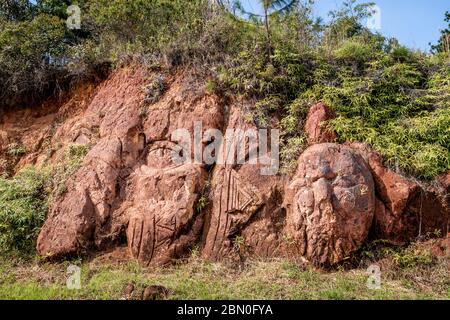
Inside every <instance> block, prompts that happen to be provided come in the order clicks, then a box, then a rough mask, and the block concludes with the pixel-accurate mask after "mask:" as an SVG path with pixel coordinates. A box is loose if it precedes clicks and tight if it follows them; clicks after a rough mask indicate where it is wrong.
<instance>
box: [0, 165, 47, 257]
mask: <svg viewBox="0 0 450 320" xmlns="http://www.w3.org/2000/svg"><path fill="white" fill-rule="evenodd" d="M47 182H48V172H46V171H37V170H36V169H34V168H32V167H29V168H26V169H24V170H23V171H21V172H19V173H18V174H17V175H16V176H15V177H14V178H13V179H9V180H8V179H5V178H3V177H0V252H1V253H11V252H20V253H31V252H32V251H33V250H34V247H35V241H36V237H37V235H38V232H39V229H40V227H41V226H42V224H43V223H44V219H45V216H46V212H47V196H48V188H47Z"/></svg>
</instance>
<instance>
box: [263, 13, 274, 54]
mask: <svg viewBox="0 0 450 320" xmlns="http://www.w3.org/2000/svg"><path fill="white" fill-rule="evenodd" d="M268 11H269V9H268V8H267V6H264V25H265V27H266V36H267V44H266V45H267V56H268V58H269V61H270V62H272V57H271V56H272V43H271V39H270V27H269V13H268Z"/></svg>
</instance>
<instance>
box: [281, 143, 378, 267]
mask: <svg viewBox="0 0 450 320" xmlns="http://www.w3.org/2000/svg"><path fill="white" fill-rule="evenodd" d="M285 205H286V208H287V228H286V233H287V236H288V237H289V239H290V242H291V250H293V251H294V252H296V253H297V254H299V255H301V256H304V257H306V258H307V259H308V260H310V261H311V262H312V263H314V264H316V265H322V264H324V265H328V264H335V263H337V262H339V261H341V260H342V259H344V258H345V257H347V256H348V255H349V254H350V253H352V252H353V251H355V250H357V249H358V248H359V247H360V245H361V244H362V243H363V241H364V240H365V239H366V237H367V235H368V232H369V228H370V225H371V223H372V219H373V216H374V212H375V189H374V184H373V179H372V176H371V174H370V171H369V168H368V167H367V164H366V163H365V161H364V160H363V158H362V157H361V156H360V155H358V154H357V153H356V152H354V151H353V150H352V149H351V148H349V147H346V146H342V145H337V144H317V145H314V146H312V147H310V148H308V149H307V150H306V151H305V152H304V153H303V154H302V155H301V156H300V158H299V160H298V169H297V173H296V175H295V176H294V179H293V181H292V182H291V183H290V184H289V185H288V187H287V190H286V197H285Z"/></svg>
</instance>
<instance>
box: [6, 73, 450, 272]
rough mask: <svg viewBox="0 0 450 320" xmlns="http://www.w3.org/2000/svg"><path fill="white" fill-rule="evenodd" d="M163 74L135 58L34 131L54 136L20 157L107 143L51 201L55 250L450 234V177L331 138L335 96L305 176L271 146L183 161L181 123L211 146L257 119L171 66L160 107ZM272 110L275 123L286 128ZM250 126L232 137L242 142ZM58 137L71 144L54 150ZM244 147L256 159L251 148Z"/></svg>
mask: <svg viewBox="0 0 450 320" xmlns="http://www.w3.org/2000/svg"><path fill="white" fill-rule="evenodd" d="M149 77H150V78H151V77H152V75H150V74H148V73H147V72H144V71H143V70H141V69H139V68H131V67H129V68H123V69H121V70H119V71H117V72H115V73H113V74H112V75H111V76H110V77H109V78H108V79H107V80H106V81H104V82H103V83H101V84H100V85H99V86H97V87H96V88H95V89H93V88H88V89H86V92H85V94H82V95H81V96H79V97H77V96H75V97H72V98H71V99H70V100H69V101H68V102H66V103H65V104H64V105H63V107H62V108H60V109H59V110H52V111H51V112H50V111H49V112H48V113H44V114H43V115H42V117H39V119H40V120H39V121H38V122H37V123H38V124H39V125H37V126H36V127H35V128H34V129H32V128H31V127H29V126H28V127H27V130H25V131H23V132H22V133H23V134H22V135H21V139H22V140H23V141H24V143H25V144H26V145H27V148H29V145H30V146H31V142H32V141H33V139H31V137H32V132H33V130H35V129H36V130H37V131H39V133H36V137H37V138H38V140H39V145H40V146H36V148H35V149H33V150H34V151H33V153H32V157H30V158H27V159H25V158H24V159H21V160H20V161H19V162H18V164H17V165H16V167H17V168H19V167H20V166H22V165H25V164H26V163H33V164H37V165H39V164H43V163H45V162H46V161H51V162H54V163H55V162H56V163H57V162H58V159H61V157H62V156H63V154H64V147H65V146H67V145H68V144H71V143H76V144H80V145H87V146H93V147H92V149H91V150H90V152H89V153H88V154H87V156H86V157H85V159H84V161H83V163H82V165H81V167H80V169H79V170H78V171H77V172H76V173H75V174H74V175H73V176H72V177H71V178H70V179H69V181H68V182H67V184H66V191H65V193H63V194H61V195H59V196H58V197H57V198H56V199H55V201H54V203H53V205H52V206H51V210H50V212H49V214H48V218H47V221H46V222H45V224H44V226H43V228H42V230H41V233H40V235H39V238H38V243H37V249H38V252H39V253H40V254H41V255H42V256H47V257H60V256H65V255H70V254H77V253H81V252H85V251H90V250H94V251H95V250H103V249H106V248H110V247H115V246H117V245H125V242H126V245H127V247H128V251H129V254H130V255H131V256H132V257H134V258H136V259H137V260H139V261H140V262H141V263H143V264H145V265H150V264H151V265H163V264H166V263H169V262H171V261H172V260H173V259H176V258H179V257H182V256H183V255H185V254H186V253H188V252H189V248H191V247H192V246H193V245H195V244H200V245H201V247H202V255H203V257H204V258H206V259H209V260H212V261H217V260H223V259H230V260H233V261H236V260H241V259H242V258H243V257H245V256H256V257H280V256H284V257H289V258H298V257H305V258H306V259H308V260H309V261H311V262H312V263H314V264H316V265H332V264H335V263H338V262H340V261H342V259H344V258H346V257H348V256H349V255H350V254H351V253H352V252H354V251H355V250H357V249H358V248H359V247H360V246H361V245H362V243H363V242H364V241H365V240H366V239H367V236H368V233H369V230H370V229H371V228H372V233H373V235H372V236H373V237H375V238H377V239H380V238H381V239H388V240H390V241H391V242H393V243H397V244H402V243H405V242H407V241H409V240H411V239H413V238H415V237H417V236H418V235H419V234H420V233H426V232H433V231H434V230H435V229H436V228H437V229H438V230H439V231H441V234H446V233H447V232H448V212H449V211H448V209H449V208H450V200H449V198H448V194H449V187H450V183H449V180H450V178H448V175H447V176H442V177H440V178H439V179H438V182H436V183H435V184H434V185H432V186H430V187H428V188H421V187H420V186H419V185H418V184H417V183H415V182H413V181H411V180H409V179H406V178H405V177H403V176H401V175H399V174H397V173H395V172H393V171H392V170H390V169H388V168H386V167H385V166H383V163H382V160H381V157H380V156H379V155H378V154H376V153H374V152H373V151H372V150H370V149H369V148H368V147H366V146H365V145H363V144H351V145H350V146H345V145H338V144H334V143H321V142H332V141H335V140H336V135H335V134H334V133H333V132H330V131H329V130H328V129H327V128H326V127H324V126H323V122H324V121H327V120H330V119H332V118H333V117H334V114H333V112H331V111H330V109H328V108H327V107H326V106H325V105H323V104H317V105H315V106H313V107H312V108H311V110H310V112H309V115H308V119H307V121H306V125H305V130H306V133H307V136H308V142H309V143H310V144H314V145H313V146H311V147H309V148H308V149H307V150H306V151H305V152H304V153H303V154H302V155H301V156H300V157H299V159H298V169H297V172H296V174H295V176H294V177H293V178H292V179H291V180H289V178H288V177H284V176H280V175H276V174H275V175H265V174H263V171H262V169H263V168H266V167H267V165H268V164H267V163H263V162H261V158H259V159H258V161H257V163H256V164H253V163H249V162H244V163H239V162H237V161H235V162H233V163H217V164H205V163H204V162H201V161H200V162H197V161H194V162H190V161H187V162H181V163H179V162H175V161H174V157H173V155H174V154H178V155H179V156H182V157H183V156H191V157H192V156H193V155H194V150H195V147H194V146H193V145H191V146H190V147H188V148H187V149H184V150H180V149H179V145H178V144H176V143H174V142H172V141H171V140H172V137H171V135H172V133H174V132H175V131H176V130H177V129H184V130H185V131H184V133H185V134H187V135H188V136H189V138H190V141H192V140H193V139H192V138H193V137H194V136H195V133H197V134H200V135H202V140H201V141H200V143H201V145H202V147H209V146H212V145H213V144H214V143H215V142H217V141H215V140H214V139H212V138H211V139H210V138H208V137H205V136H203V134H205V133H206V132H209V131H210V130H209V129H217V131H219V132H222V133H223V134H224V136H225V137H226V134H225V132H226V129H233V128H235V129H240V130H246V129H252V130H255V131H256V130H257V128H256V126H255V125H253V124H251V123H248V122H246V121H244V120H243V119H244V118H245V117H244V116H243V115H242V113H241V112H242V111H241V110H240V108H239V107H238V106H237V105H235V104H234V102H233V101H231V102H229V103H226V104H225V103H223V102H221V101H220V100H219V98H218V97H216V96H215V95H210V94H206V93H205V92H202V91H198V92H197V91H195V90H193V88H195V87H196V86H197V84H195V85H192V84H191V83H190V82H189V81H191V80H189V79H190V77H189V76H187V75H186V73H184V72H179V73H177V74H175V75H172V76H169V77H168V79H167V83H166V87H167V90H166V91H165V92H164V93H163V94H162V95H161V97H160V98H159V100H158V101H157V102H154V103H152V104H151V105H150V106H147V105H145V97H144V96H145V92H144V91H143V90H142V88H143V87H145V85H146V83H147V81H148V78H149ZM75 105H77V106H78V107H75ZM271 121H272V122H271V124H270V127H272V128H274V127H277V126H278V124H277V121H276V119H271ZM199 124H200V125H201V126H200V129H198V127H197V126H198V125H199ZM30 125H32V124H30ZM28 129H29V130H28ZM36 130H35V131H36ZM197 130H200V132H197ZM11 136H14V130H12V129H11V128H10V127H7V126H4V125H3V126H0V141H1V142H4V141H6V142H7V143H10V142H11V141H10V140H11ZM241 138H242V137H240V136H233V137H231V140H232V143H231V145H236V144H237V143H242V142H243V140H242V139H241ZM244 139H250V137H246V138H244ZM248 141H250V140H248ZM248 141H247V140H245V141H244V142H248ZM269 141H270V139H269ZM6 142H5V143H6ZM225 142H227V138H225V140H224V141H222V146H224V145H225ZM315 143H319V144H315ZM45 144H49V145H52V146H54V145H55V146H56V145H58V146H59V147H58V148H55V150H53V151H52V152H50V155H49V156H47V157H44V156H43V152H42V151H43V150H44V149H43V148H44V147H43V146H44V145H45ZM258 147H259V146H258ZM244 149H245V152H244V153H245V155H244V156H245V158H246V159H247V157H248V155H249V154H250V151H251V148H250V146H249V145H248V144H246V147H245V148H244ZM257 149H258V153H259V148H257ZM221 150H222V149H221ZM219 151H220V150H219ZM222 151H223V150H222ZM216 152H217V150H216ZM272 152H273V150H271V148H270V146H269V148H268V149H267V150H266V151H262V153H263V154H262V155H259V156H262V158H263V159H265V160H267V159H270V158H271V156H272ZM236 156H237V155H236ZM191 157H188V158H191ZM0 160H1V159H0ZM222 160H223V159H222ZM235 160H238V159H237V158H236V159H235ZM0 166H1V163H0ZM200 198H201V200H202V201H203V205H202V206H200V209H201V210H200V209H198V201H199V199H200ZM206 200H208V201H206ZM205 203H206V206H205Z"/></svg>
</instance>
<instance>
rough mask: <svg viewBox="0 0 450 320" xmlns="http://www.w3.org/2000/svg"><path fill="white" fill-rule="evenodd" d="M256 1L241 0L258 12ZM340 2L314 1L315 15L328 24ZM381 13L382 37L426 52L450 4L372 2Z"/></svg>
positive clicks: (435, 0)
mask: <svg viewBox="0 0 450 320" xmlns="http://www.w3.org/2000/svg"><path fill="white" fill-rule="evenodd" d="M257 2H258V1H257V0H242V3H243V4H244V6H245V7H246V8H249V9H251V8H252V9H253V10H256V11H258V9H257V8H258V5H257ZM342 2H343V0H316V4H315V8H314V14H315V15H316V16H321V17H323V18H324V19H325V21H328V12H329V11H330V10H333V9H336V8H338V7H339V6H340V4H342ZM361 2H375V3H376V4H377V6H378V7H379V8H380V10H381V29H380V30H378V31H379V32H381V33H382V34H384V35H385V36H389V37H396V38H397V39H398V40H399V41H400V43H401V44H403V45H406V46H408V47H410V48H413V49H421V50H424V51H428V50H429V49H430V47H429V45H428V44H429V43H430V42H431V43H436V42H437V40H438V39H439V35H440V32H439V30H440V29H444V28H445V22H444V13H445V11H450V0H371V1H363V0H361V1H359V3H361Z"/></svg>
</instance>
